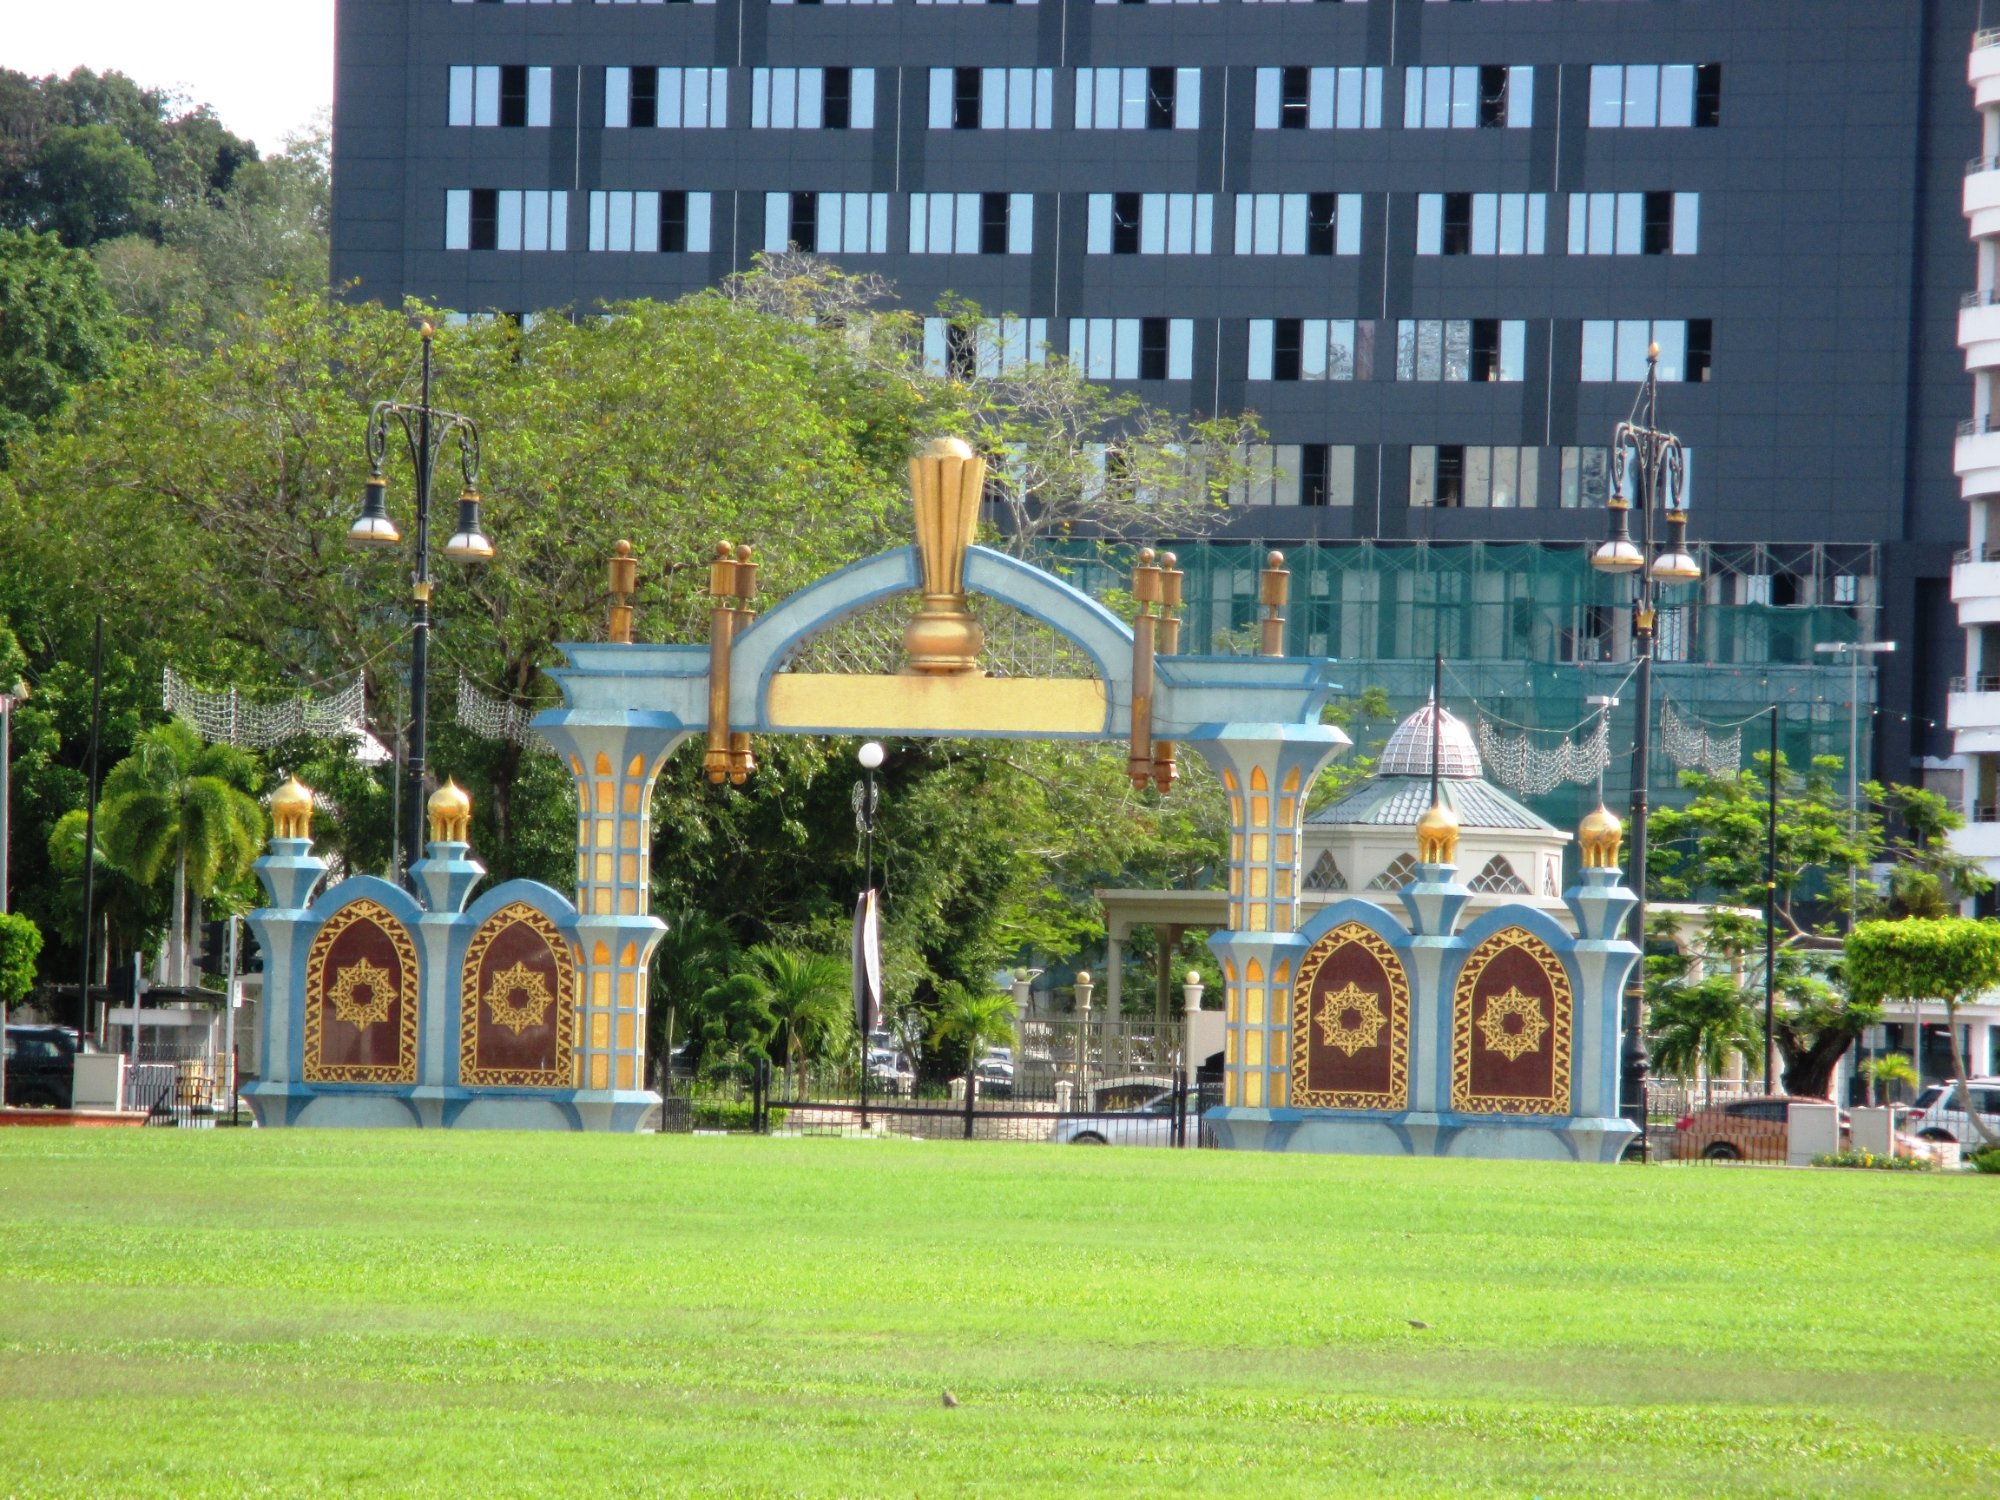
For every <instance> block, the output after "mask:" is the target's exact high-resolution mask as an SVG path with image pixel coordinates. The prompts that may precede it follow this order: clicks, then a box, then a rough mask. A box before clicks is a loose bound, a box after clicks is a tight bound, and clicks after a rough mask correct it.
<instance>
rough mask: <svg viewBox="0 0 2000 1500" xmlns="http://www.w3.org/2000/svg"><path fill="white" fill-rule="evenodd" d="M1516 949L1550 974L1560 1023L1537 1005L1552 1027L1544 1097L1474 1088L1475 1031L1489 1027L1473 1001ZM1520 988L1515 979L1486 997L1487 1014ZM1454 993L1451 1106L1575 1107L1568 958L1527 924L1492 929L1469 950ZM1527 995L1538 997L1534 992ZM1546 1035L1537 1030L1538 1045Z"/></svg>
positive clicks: (1506, 1111) (1486, 1110)
mask: <svg viewBox="0 0 2000 1500" xmlns="http://www.w3.org/2000/svg"><path fill="white" fill-rule="evenodd" d="M1510 950H1518V951H1519V952H1520V953H1522V954H1524V955H1525V956H1526V957H1528V958H1530V959H1532V960H1533V961H1534V963H1535V965H1536V967H1537V968H1539V969H1540V970H1541V971H1542V973H1543V974H1544V975H1546V976H1547V978H1548V984H1549V994H1550V998H1551V1000H1552V1002H1553V1003H1552V1004H1551V1005H1550V1006H1549V1012H1550V1015H1551V1017H1553V1019H1554V1023H1555V1024H1554V1025H1553V1026H1550V1025H1549V1023H1548V1021H1547V1020H1544V1019H1543V1017H1542V1016H1541V1014H1540V1006H1539V1005H1537V1006H1536V1017H1535V1019H1536V1020H1537V1021H1540V1022H1541V1024H1542V1025H1543V1026H1544V1027H1545V1028H1546V1029H1547V1031H1548V1033H1549V1040H1548V1044H1549V1050H1550V1053H1551V1059H1550V1066H1549V1078H1550V1089H1549V1092H1548V1093H1547V1094H1545V1095H1541V1096H1539V1097H1538V1096H1533V1095H1525V1094H1475V1093H1474V1092H1473V1091H1472V1048H1473V1033H1474V1031H1475V1030H1478V1031H1479V1032H1481V1033H1487V1028H1486V1026H1485V1025H1484V1024H1483V1023H1482V1024H1480V1025H1478V1026H1477V1027H1475V1025H1474V1022H1473V1019H1472V1011H1473V1006H1474V1004H1475V1003H1476V1002H1477V1000H1478V999H1479V994H1478V991H1479V981H1480V980H1481V979H1482V978H1483V977H1484V976H1485V973H1486V971H1487V969H1488V968H1490V967H1491V966H1492V964H1493V961H1494V960H1495V959H1497V958H1499V957H1500V956H1501V955H1502V954H1504V953H1506V952H1508V951H1510ZM1520 993H1521V991H1520V989H1519V987H1518V986H1516V985H1510V986H1508V988H1507V990H1506V991H1504V992H1503V993H1501V994H1500V995H1498V996H1488V997H1485V1000H1486V1005H1487V1008H1488V1016H1487V1018H1486V1019H1490V1018H1491V1008H1492V1006H1493V1005H1494V1004H1495V1003H1496V1002H1497V1003H1500V1004H1502V1005H1506V1004H1507V1003H1508V997H1509V996H1510V995H1514V994H1520ZM1451 998H1452V1007H1451V1107H1452V1108H1453V1109H1455V1110H1459V1111H1462V1112H1464V1113H1466V1114H1487V1115H1566V1114H1568V1113H1570V1103H1571V1094H1570V1076H1569V1075H1570V1025H1571V1017H1572V1014H1573V1009H1572V1001H1571V991H1570V983H1569V970H1567V969H1566V968H1564V967H1563V961H1562V959H1561V958H1559V957H1558V956H1557V955H1556V951H1555V950H1554V949H1553V948H1551V947H1550V946H1549V945H1548V944H1547V943H1546V942H1544V941H1543V940H1542V939H1541V938H1539V937H1537V936H1536V935H1535V934H1534V933H1532V932H1530V931H1528V929H1527V928H1525V927H1503V928H1501V929H1500V930H1499V931H1498V932H1495V933H1492V934H1489V935H1488V936H1487V937H1486V938H1485V939H1484V940H1483V941H1482V942H1481V943H1480V944H1479V946H1478V947H1476V948H1474V949H1473V950H1472V952H1470V953H1468V954H1467V955H1466V957H1465V963H1464V964H1463V965H1462V966H1461V967H1460V969H1459V971H1458V982H1457V983H1456V984H1455V985H1453V986H1452V997H1451ZM1523 998H1525V999H1528V1000H1529V1001H1530V1003H1533V997H1532V996H1523ZM1508 1013H1509V1012H1508V1011H1506V1010H1503V1011H1502V1020H1503V1023H1504V1018H1505V1016H1506V1015H1507V1014H1508ZM1524 1034H1525V1032H1524ZM1486 1039H1487V1041H1488V1045H1489V1047H1490V1048H1491V1049H1492V1050H1495V1051H1499V1050H1501V1049H1500V1048H1499V1046H1498V1045H1497V1044H1496V1043H1493V1042H1492V1039H1491V1036H1490V1033H1489V1034H1487V1037H1486ZM1518 1040H1519V1039H1518V1038H1514V1039H1512V1041H1513V1043H1514V1044H1515V1045H1517V1046H1518ZM1541 1040H1542V1039H1541V1036H1540V1035H1539V1034H1537V1036H1536V1039H1535V1044H1536V1046H1539V1045H1540V1043H1541ZM1527 1050H1528V1049H1526V1048H1523V1049H1521V1051H1520V1052H1518V1053H1517V1054H1516V1056H1520V1055H1525V1053H1526V1051H1527Z"/></svg>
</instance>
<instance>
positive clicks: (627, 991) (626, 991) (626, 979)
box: [618, 974, 632, 1006]
mask: <svg viewBox="0 0 2000 1500" xmlns="http://www.w3.org/2000/svg"><path fill="white" fill-rule="evenodd" d="M618 1003H619V1005H621V1006H629V1005H631V1003H632V976H631V975H630V974H620V975H619V976H618Z"/></svg>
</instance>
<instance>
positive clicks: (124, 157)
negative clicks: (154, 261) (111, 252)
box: [28, 125, 160, 247]
mask: <svg viewBox="0 0 2000 1500" xmlns="http://www.w3.org/2000/svg"><path fill="white" fill-rule="evenodd" d="M29 180H30V183H31V184H32V185H31V187H30V189H29V195H28V205H29V208H28V212H29V216H30V219H31V221H32V222H33V224H34V225H35V227H36V228H38V229H42V230H46V231H47V232H49V233H51V234H54V235H57V236H59V237H60V238H61V240H62V242H63V243H64V244H65V245H71V246H76V247H83V246H88V245H94V244H96V243H97V242H98V241H99V240H109V239H116V238H117V237H118V236H119V235H121V234H136V233H140V232H144V231H149V230H152V229H153V228H154V227H155V226H156V224H157V223H158V217H157V207H156V205H157V202H158V199H159V193H160V183H159V179H158V178H157V177H156V176H154V174H153V165H152V163H151V162H149V161H147V160H146V158H145V155H144V153H142V152H140V151H138V150H137V149H135V148H134V147H132V146H129V145H127V144H126V143H125V142H124V141H123V140H121V139H120V138H119V135H118V132H117V131H115V130H113V129H112V128H111V127H110V126H109V125H64V126H60V127H58V128H57V129H55V130H52V131H50V132H49V135H48V139H47V140H45V141H44V142H43V143H42V149H41V151H40V152H39V153H37V155H36V157H35V162H34V165H33V167H32V168H31V169H30V175H29Z"/></svg>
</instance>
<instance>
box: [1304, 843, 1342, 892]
mask: <svg viewBox="0 0 2000 1500" xmlns="http://www.w3.org/2000/svg"><path fill="white" fill-rule="evenodd" d="M1306 889H1307V890H1309V891H1344V890H1346V889H1347V876H1346V875H1345V874H1343V873H1342V871H1341V868H1340V861H1339V860H1337V859H1335V858H1334V857H1333V851H1332V850H1331V849H1322V850H1320V851H1319V858H1318V859H1316V860H1314V861H1313V867H1312V868H1311V869H1310V870H1308V871H1306Z"/></svg>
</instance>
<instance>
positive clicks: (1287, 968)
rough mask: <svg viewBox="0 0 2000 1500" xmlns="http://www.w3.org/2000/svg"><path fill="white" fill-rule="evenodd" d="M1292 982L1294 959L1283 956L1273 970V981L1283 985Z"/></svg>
mask: <svg viewBox="0 0 2000 1500" xmlns="http://www.w3.org/2000/svg"><path fill="white" fill-rule="evenodd" d="M1291 982H1292V961H1291V960H1290V959H1289V958H1281V959H1279V960H1278V967H1277V968H1275V969H1273V970H1272V971H1271V983H1273V984H1278V985H1283V984H1290V983H1291Z"/></svg>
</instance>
